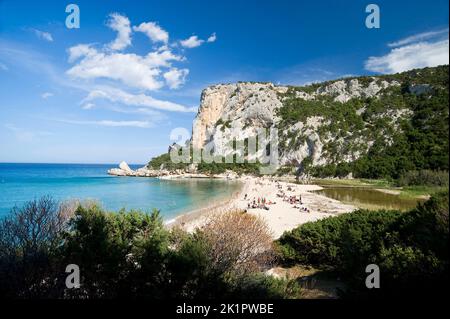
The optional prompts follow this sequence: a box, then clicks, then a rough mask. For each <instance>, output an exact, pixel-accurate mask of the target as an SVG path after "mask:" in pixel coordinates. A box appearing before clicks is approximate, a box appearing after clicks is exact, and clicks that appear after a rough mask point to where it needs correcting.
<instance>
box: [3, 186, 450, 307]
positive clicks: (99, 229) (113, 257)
mask: <svg viewBox="0 0 450 319" xmlns="http://www.w3.org/2000/svg"><path fill="white" fill-rule="evenodd" d="M448 195H449V194H448V190H447V191H445V192H441V193H438V194H435V195H434V196H433V197H432V198H431V199H429V200H428V201H427V202H425V203H424V204H419V205H418V206H417V207H416V208H415V209H412V210H410V211H409V212H406V213H405V212H400V211H395V210H391V211H388V210H379V211H369V210H358V211H355V212H351V213H347V214H342V215H339V216H336V217H328V218H325V219H322V220H319V221H316V222H309V223H305V224H303V225H300V226H298V227H297V228H295V229H293V230H292V231H289V232H285V233H284V234H283V236H282V237H281V238H280V239H278V240H276V241H275V242H273V240H272V236H271V233H270V230H269V228H268V226H267V225H266V224H265V222H264V221H263V220H261V219H259V218H257V217H255V216H253V215H250V214H247V213H244V212H241V211H230V212H227V213H222V214H220V215H217V216H215V217H214V218H211V219H209V220H208V221H207V222H206V223H205V224H204V225H203V226H202V227H200V228H197V229H196V230H194V231H193V232H189V233H188V232H186V231H184V230H182V229H181V228H178V227H173V228H170V229H169V228H167V227H166V226H165V225H164V223H163V221H162V218H161V216H160V215H159V211H157V210H153V211H152V212H149V213H145V212H141V211H125V210H121V211H119V212H107V211H105V210H103V209H102V208H101V207H100V206H99V205H98V204H96V203H95V202H83V203H78V202H63V203H58V202H56V201H54V200H53V199H51V198H49V197H44V198H41V199H39V200H34V201H31V202H29V203H27V204H25V205H24V206H23V207H21V208H15V209H13V211H12V212H11V214H10V215H8V216H7V217H4V218H3V219H2V220H1V222H0V282H1V283H2V285H1V286H0V295H1V296H2V297H3V298H68V299H74V298H75V299H77V298H81V299H86V298H88V299H92V298H117V297H123V298H151V299H163V298H187V299H194V298H247V299H248V298H261V299H265V298H266V299H271V298H302V297H303V296H308V294H307V292H308V291H310V290H308V288H307V287H306V288H305V287H304V285H303V284H302V282H303V281H302V278H296V277H287V278H288V279H283V277H282V278H275V277H273V276H271V275H268V274H266V271H267V270H268V269H271V268H273V267H276V266H278V267H279V266H282V267H285V269H289V267H291V268H292V267H296V268H297V269H308V268H309V269H314V272H315V273H316V274H315V275H313V276H316V277H317V278H328V279H326V280H328V281H329V279H330V278H339V282H340V284H339V287H341V290H339V296H340V297H342V298H373V297H375V298H386V297H394V296H398V295H402V296H405V297H406V296H418V295H423V294H424V293H426V294H427V295H428V296H430V295H434V294H438V293H440V291H442V290H443V289H445V288H446V287H447V285H448V267H449V256H448V248H449V247H448V243H449V242H448V241H449V227H448V222H449V219H448V204H449V201H448ZM73 264H75V265H77V266H79V268H80V279H81V282H80V287H79V288H75V289H70V288H67V287H66V284H65V280H66V277H67V276H68V274H67V273H66V272H65V269H66V267H67V265H73ZM368 264H376V265H377V266H379V268H380V269H381V289H367V287H366V286H365V278H366V277H367V273H366V272H365V269H366V266H367V265H368ZM319 280H320V279H319ZM335 282H338V281H335ZM305 289H306V290H305Z"/></svg>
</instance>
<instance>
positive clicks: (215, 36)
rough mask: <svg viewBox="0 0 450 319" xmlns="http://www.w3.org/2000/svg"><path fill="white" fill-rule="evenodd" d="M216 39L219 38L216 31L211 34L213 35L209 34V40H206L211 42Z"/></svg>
mask: <svg viewBox="0 0 450 319" xmlns="http://www.w3.org/2000/svg"><path fill="white" fill-rule="evenodd" d="M216 40H217V35H216V33H215V32H214V33H213V34H211V35H210V36H209V38H208V40H206V42H209V43H211V42H215V41H216Z"/></svg>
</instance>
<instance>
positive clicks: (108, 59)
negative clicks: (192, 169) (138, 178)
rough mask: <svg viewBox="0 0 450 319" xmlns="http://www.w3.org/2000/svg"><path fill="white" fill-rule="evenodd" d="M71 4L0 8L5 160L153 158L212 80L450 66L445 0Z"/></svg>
mask: <svg viewBox="0 0 450 319" xmlns="http://www.w3.org/2000/svg"><path fill="white" fill-rule="evenodd" d="M69 3H70V2H65V1H25V2H24V1H10V0H3V1H2V0H0V162H50V163H58V162H60V163H61V162H65V163H116V162H119V161H122V160H125V161H127V162H130V163H145V162H147V160H148V159H150V158H151V157H152V156H154V155H157V154H160V153H162V152H164V151H166V150H167V146H168V145H169V144H170V139H169V136H170V132H171V130H172V129H174V128H177V127H184V128H186V129H188V130H190V128H191V125H192V120H193V118H194V116H195V112H196V110H197V108H198V105H199V99H200V93H201V90H202V89H203V88H205V87H206V86H208V85H211V84H215V83H228V82H236V81H271V82H274V83H280V84H306V83H311V82H317V81H323V80H328V79H334V78H338V77H342V76H348V75H363V74H380V73H393V72H399V71H404V70H407V69H410V68H413V67H422V66H432V65H437V64H444V63H445V64H447V63H448V24H449V20H448V9H449V8H448V1H439V0H433V1H430V0H428V1H376V2H375V1H372V2H371V1H359V0H352V1H344V0H342V1H293V0H291V1H283V0H277V1H269V0H263V1H261V0H260V1H256V0H247V1H237V0H230V1H200V0H198V1H181V0H180V1H137V0H136V1H119V0H109V1H75V2H72V3H76V4H77V5H78V6H79V8H80V28H79V29H68V28H67V27H66V25H65V19H66V16H67V15H68V14H67V13H66V12H65V7H66V5H67V4H69ZM369 3H376V4H377V5H378V6H379V7H380V11H381V16H380V18H381V19H380V23H381V25H380V26H381V27H380V28H379V29H368V28H366V27H365V19H366V16H367V13H365V8H366V6H367V5H368V4H369Z"/></svg>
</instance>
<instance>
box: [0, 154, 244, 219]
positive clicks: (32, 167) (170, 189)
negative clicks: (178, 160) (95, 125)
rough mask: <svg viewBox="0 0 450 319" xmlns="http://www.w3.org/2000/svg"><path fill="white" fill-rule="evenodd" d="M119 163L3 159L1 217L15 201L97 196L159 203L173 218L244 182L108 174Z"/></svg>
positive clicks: (109, 205)
mask: <svg viewBox="0 0 450 319" xmlns="http://www.w3.org/2000/svg"><path fill="white" fill-rule="evenodd" d="M130 166H131V168H132V169H135V168H137V167H139V166H133V165H130ZM140 166H142V165H140ZM113 167H117V165H114V164H111V165H107V164H9V163H0V217H1V216H4V215H5V214H8V213H9V212H10V209H11V208H12V207H14V206H15V205H17V206H21V205H22V204H23V203H24V202H26V201H29V200H32V199H35V198H39V197H41V196H44V195H50V196H52V197H53V198H55V199H57V200H66V199H95V200H97V201H99V202H100V203H101V204H102V205H103V207H105V208H106V209H108V210H118V209H120V208H126V209H131V208H135V209H142V210H145V211H150V210H151V209H152V208H157V209H160V210H161V214H162V216H163V217H164V219H165V220H169V219H172V218H174V217H175V216H177V215H179V214H180V213H183V212H186V211H189V210H192V209H195V208H198V207H201V206H207V205H208V204H209V203H211V202H212V201H214V200H218V199H221V198H224V197H228V196H230V195H231V194H233V193H234V192H236V191H237V190H238V187H239V184H238V183H237V182H231V181H218V180H209V179H208V180H170V181H168V180H159V179H156V178H139V177H114V176H108V175H107V170H108V169H110V168H113Z"/></svg>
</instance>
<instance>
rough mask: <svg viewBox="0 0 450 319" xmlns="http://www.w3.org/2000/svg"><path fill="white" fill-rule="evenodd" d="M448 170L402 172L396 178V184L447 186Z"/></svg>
mask: <svg viewBox="0 0 450 319" xmlns="http://www.w3.org/2000/svg"><path fill="white" fill-rule="evenodd" d="M448 179H449V178H448V171H431V170H420V171H409V172H405V173H403V174H402V175H401V176H400V178H399V179H398V180H397V185H398V186H418V185H425V186H447V187H448Z"/></svg>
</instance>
